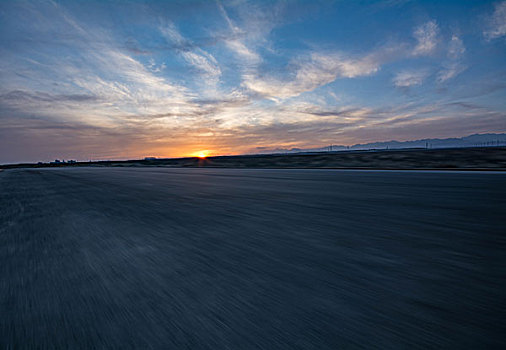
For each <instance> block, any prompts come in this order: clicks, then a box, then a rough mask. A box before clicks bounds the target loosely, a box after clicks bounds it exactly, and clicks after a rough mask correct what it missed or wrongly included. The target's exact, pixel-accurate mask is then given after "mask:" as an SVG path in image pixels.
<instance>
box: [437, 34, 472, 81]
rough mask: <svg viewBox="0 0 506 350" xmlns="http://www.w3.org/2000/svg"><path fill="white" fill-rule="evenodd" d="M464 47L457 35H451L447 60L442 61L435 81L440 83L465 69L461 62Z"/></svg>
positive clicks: (464, 50)
mask: <svg viewBox="0 0 506 350" xmlns="http://www.w3.org/2000/svg"><path fill="white" fill-rule="evenodd" d="M465 52H466V48H465V46H464V43H463V42H462V40H461V39H460V38H459V37H458V36H457V35H455V34H454V35H452V38H451V40H450V42H449V43H448V52H447V60H446V62H443V69H441V70H440V71H439V72H438V74H437V81H438V82H440V83H442V82H445V81H447V80H449V79H452V78H455V77H456V76H457V75H459V74H460V73H462V72H463V71H464V70H466V68H467V67H466V66H465V65H464V64H463V63H462V62H461V61H462V57H463V55H464V53H465Z"/></svg>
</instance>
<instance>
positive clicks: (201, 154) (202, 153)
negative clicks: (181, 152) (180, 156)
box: [196, 151, 209, 158]
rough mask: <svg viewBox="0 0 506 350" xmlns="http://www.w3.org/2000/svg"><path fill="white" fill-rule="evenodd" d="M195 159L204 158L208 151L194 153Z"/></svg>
mask: <svg viewBox="0 0 506 350" xmlns="http://www.w3.org/2000/svg"><path fill="white" fill-rule="evenodd" d="M196 155H197V157H199V158H206V157H207V156H208V155H209V152H208V151H200V152H197V153H196Z"/></svg>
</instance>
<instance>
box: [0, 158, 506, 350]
mask: <svg viewBox="0 0 506 350" xmlns="http://www.w3.org/2000/svg"><path fill="white" fill-rule="evenodd" d="M505 195H506V174H498V173H462V172H451V173H450V172H447V173H442V172H439V173H438V172H365V171H333V170H231V169H228V170H227V169H223V170H217V169H163V168H137V169H129V168H122V169H111V168H62V169H47V170H44V169H32V170H9V171H4V172H2V173H0V348H2V349H4V348H54V347H57V348H123V349H125V348H174V349H184V348H192V349H193V348H195V349H198V348H209V349H245V348H247V349H248V348H264V349H282V348H287V349H338V348H412V347H417V348H435V347H436V348H471V349H475V348H492V347H496V348H499V347H504V346H506V335H505V334H506V326H505V324H506V322H505V321H506V317H505V311H506V298H505V295H506V251H505V248H506V229H505V226H506V212H505V211H506V196H505Z"/></svg>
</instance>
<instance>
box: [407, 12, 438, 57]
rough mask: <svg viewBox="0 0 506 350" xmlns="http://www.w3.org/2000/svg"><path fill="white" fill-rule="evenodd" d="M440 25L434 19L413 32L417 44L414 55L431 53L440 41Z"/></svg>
mask: <svg viewBox="0 0 506 350" xmlns="http://www.w3.org/2000/svg"><path fill="white" fill-rule="evenodd" d="M438 33H439V26H438V25H437V23H436V21H434V20H432V21H429V22H427V23H424V24H422V25H421V26H419V27H417V28H416V29H415V31H414V32H413V36H414V37H415V39H416V41H417V44H416V46H415V48H414V49H413V55H414V56H421V55H428V54H431V53H432V52H433V51H434V50H435V49H436V46H437V43H438Z"/></svg>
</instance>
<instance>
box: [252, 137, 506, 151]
mask: <svg viewBox="0 0 506 350" xmlns="http://www.w3.org/2000/svg"><path fill="white" fill-rule="evenodd" d="M493 146H506V134H473V135H469V136H465V137H460V138H448V139H421V140H413V141H395V140H392V141H382V142H371V143H363V144H360V143H359V144H356V145H353V146H343V145H329V146H326V147H320V148H307V149H304V148H291V149H282V148H276V149H261V150H258V151H257V152H256V153H260V154H269V153H270V154H272V153H306V152H307V153H312V152H334V151H335V152H337V151H349V150H371V149H402V148H454V147H493Z"/></svg>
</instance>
